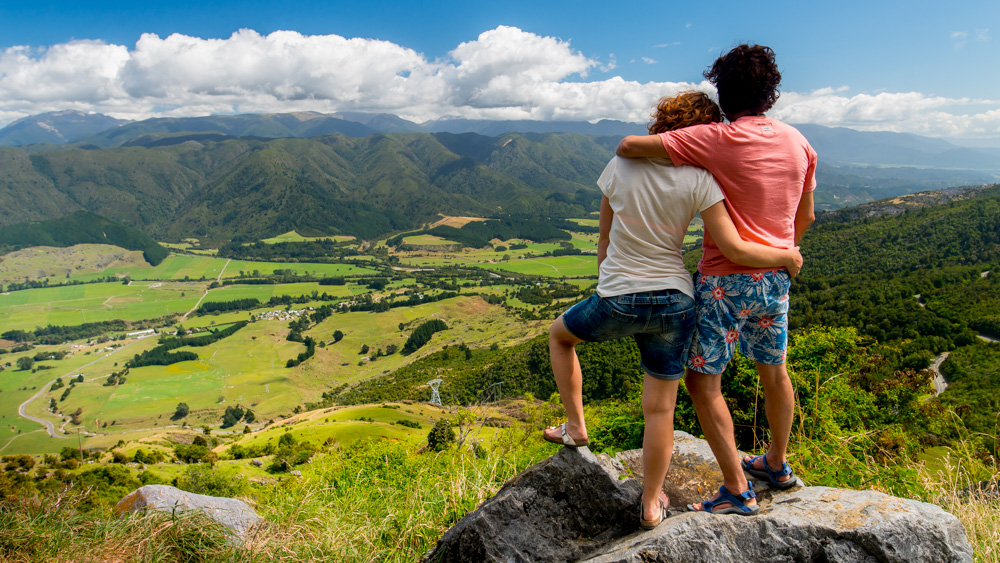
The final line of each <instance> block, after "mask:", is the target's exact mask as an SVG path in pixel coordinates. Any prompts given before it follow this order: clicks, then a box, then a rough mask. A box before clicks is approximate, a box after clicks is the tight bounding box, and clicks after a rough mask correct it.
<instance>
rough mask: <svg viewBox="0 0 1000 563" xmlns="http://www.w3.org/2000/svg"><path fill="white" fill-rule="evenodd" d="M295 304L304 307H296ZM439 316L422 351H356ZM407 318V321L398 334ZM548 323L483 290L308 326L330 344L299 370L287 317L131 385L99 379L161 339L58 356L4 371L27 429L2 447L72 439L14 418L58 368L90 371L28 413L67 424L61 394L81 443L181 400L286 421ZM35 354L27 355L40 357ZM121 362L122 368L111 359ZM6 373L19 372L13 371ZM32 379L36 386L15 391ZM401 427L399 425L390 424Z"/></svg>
mask: <svg viewBox="0 0 1000 563" xmlns="http://www.w3.org/2000/svg"><path fill="white" fill-rule="evenodd" d="M75 287H81V286H75ZM83 287H88V286H83ZM123 287H124V286H123ZM247 287H259V286H247ZM265 287H268V286H265ZM278 287H281V286H278ZM325 287H326V288H328V289H329V288H336V287H338V286H325ZM315 305H318V303H314V306H315ZM298 307H301V306H300V305H296V308H298ZM247 315H248V313H247V312H246V311H240V312H234V313H227V314H226V315H219V316H207V317H198V318H193V319H189V320H188V321H184V322H185V326H204V325H208V324H211V323H212V322H215V323H216V325H222V324H224V323H226V322H229V321H233V320H242V319H245V318H246V317H247ZM230 317H232V318H230ZM434 318H440V319H443V320H445V321H446V322H447V323H448V326H449V329H448V330H446V331H442V332H440V333H437V334H435V335H434V337H433V338H432V339H431V342H430V343H429V344H427V345H426V346H424V347H423V348H421V349H420V350H419V351H417V352H416V353H415V354H413V355H411V356H409V357H404V356H402V355H401V354H399V353H396V354H393V355H391V356H386V357H381V358H378V359H377V360H376V361H362V357H363V356H362V355H361V354H360V353H359V351H360V349H361V346H362V344H368V345H369V346H370V347H371V352H370V353H369V354H368V355H369V356H372V355H374V352H375V351H376V350H377V349H378V348H382V349H386V348H387V346H388V345H389V344H396V345H397V346H398V347H399V348H402V346H403V344H404V343H405V341H406V338H407V337H408V336H409V334H410V332H411V331H412V330H413V329H414V328H416V326H419V324H420V323H421V322H423V321H425V320H430V319H434ZM400 323H404V324H405V323H409V325H408V326H407V328H406V329H404V330H403V331H400V329H399V324H400ZM543 328H544V327H542V326H541V324H540V323H538V322H533V323H525V322H521V321H518V320H515V319H511V318H510V317H509V316H508V315H507V314H506V312H505V311H504V310H503V308H501V307H498V306H493V305H489V304H487V303H486V302H485V301H483V300H482V299H481V298H479V297H456V298H453V299H448V300H445V301H440V302H435V303H427V304H424V305H418V306H415V307H400V308H396V309H392V310H390V311H388V312H385V313H378V314H376V313H371V312H355V313H336V314H334V315H332V316H331V317H330V318H328V319H326V320H324V321H323V322H322V323H320V324H319V325H318V326H316V327H314V328H312V329H310V330H309V331H307V332H306V334H307V335H309V336H312V337H313V338H315V339H317V340H318V341H322V342H323V343H324V346H323V347H317V348H316V353H315V356H314V357H313V358H310V359H309V360H307V361H306V362H304V363H302V364H301V365H299V366H297V367H295V368H286V367H285V363H286V362H287V360H288V359H290V358H294V357H295V356H296V355H298V354H299V353H300V352H302V351H304V350H305V347H304V346H303V345H302V344H301V343H297V342H289V341H288V340H286V338H285V337H286V336H287V334H288V323H287V322H282V321H258V322H255V323H251V324H249V325H247V326H246V327H245V328H243V329H241V330H240V331H238V332H237V333H236V334H234V335H232V336H230V337H227V338H225V339H223V340H221V341H219V342H216V343H214V344H212V345H210V346H205V347H199V348H180V349H178V350H177V351H184V350H190V351H192V352H194V353H196V354H198V356H199V359H198V360H195V361H187V362H181V363H177V364H173V365H169V366H145V367H141V368H135V369H132V370H130V372H129V374H128V375H127V380H126V383H125V384H124V385H118V386H113V387H104V386H103V385H102V383H103V382H104V381H105V379H106V377H107V375H108V374H109V373H111V372H113V371H117V370H119V369H121V367H120V366H122V365H123V364H124V362H125V361H126V360H127V359H129V358H131V357H132V355H133V354H136V353H138V352H141V351H142V350H146V349H150V348H152V347H154V346H155V345H156V344H157V339H156V338H145V339H142V340H140V341H138V342H135V343H132V344H131V345H130V346H129V347H127V348H124V349H119V350H115V351H114V352H113V353H111V354H110V355H109V356H107V357H105V354H107V352H102V353H100V354H93V353H92V354H91V355H90V356H84V355H83V353H82V351H78V352H77V353H76V354H74V355H73V356H70V357H68V358H67V359H66V360H62V361H61V362H51V363H54V364H57V365H59V366H60V367H59V368H58V369H56V370H47V371H44V372H38V373H36V374H31V375H29V374H21V373H20V372H4V374H3V375H4V376H7V378H6V379H2V380H3V381H4V384H3V386H2V387H0V389H3V391H2V392H0V407H2V410H0V416H3V417H5V418H2V419H0V420H2V421H3V422H4V423H6V422H11V428H13V431H12V433H11V435H12V437H13V436H14V435H16V433H17V430H21V436H18V437H17V438H15V439H14V440H13V442H12V443H10V444H9V445H8V446H7V448H6V449H5V450H4V451H5V452H7V453H26V452H32V453H37V452H41V451H46V452H52V451H59V449H61V448H62V447H64V446H65V445H66V443H65V441H64V440H63V439H58V438H49V437H47V436H46V435H45V434H44V433H37V432H34V431H35V430H37V429H39V428H40V425H39V424H38V423H35V422H31V421H28V420H25V419H21V418H20V417H17V414H16V412H17V405H19V404H21V403H22V402H23V401H24V400H25V399H27V398H28V397H30V396H31V395H32V394H34V393H35V392H37V390H38V389H41V388H42V386H43V385H45V386H47V385H48V384H49V382H51V381H52V380H54V379H55V378H56V377H57V376H60V375H62V376H64V380H65V379H66V378H65V375H66V374H67V373H70V372H73V373H76V372H80V373H83V374H84V377H85V379H84V382H83V383H81V384H77V385H76V386H75V387H74V388H73V390H72V391H71V392H70V395H69V397H68V398H67V399H66V400H65V401H61V402H60V401H59V398H60V397H61V395H62V393H63V392H64V390H65V388H61V389H57V390H56V391H54V392H49V391H46V392H45V393H43V394H42V396H40V397H39V398H38V399H36V400H35V401H34V402H33V403H32V404H31V407H30V408H29V409H28V412H29V414H31V415H33V416H36V417H39V418H45V419H48V420H52V421H53V422H54V423H56V426H57V428H58V427H59V426H60V425H61V423H62V421H61V420H60V419H59V418H58V417H55V416H53V415H51V414H48V413H47V409H48V404H49V400H50V398H55V399H56V401H57V402H58V404H59V409H60V410H61V411H62V412H63V413H66V414H67V415H68V414H69V413H72V412H74V411H75V410H76V409H77V408H82V409H83V415H82V419H83V424H84V431H85V432H94V433H97V434H98V436H94V437H84V438H83V442H84V446H85V447H88V446H98V445H100V446H103V447H107V446H109V445H113V444H114V443H116V442H117V441H118V440H119V439H131V438H132V437H133V436H141V435H144V434H146V433H150V432H156V431H162V430H164V429H166V428H168V427H175V426H176V425H177V424H178V423H177V422H175V421H170V416H171V415H172V413H173V412H174V410H175V408H176V406H177V404H178V403H180V402H184V403H187V404H188V406H189V408H190V411H191V412H190V414H189V416H188V417H187V420H186V422H187V423H188V424H190V425H191V426H194V427H200V426H201V425H210V426H213V427H217V425H218V424H219V422H220V419H221V415H222V412H223V410H224V409H225V408H226V407H227V406H230V405H235V404H240V405H242V406H244V407H250V408H252V409H253V410H254V412H255V413H256V414H257V417H258V420H268V419H275V418H282V417H285V416H288V415H290V414H291V412H292V410H293V409H294V408H295V407H296V406H299V405H302V404H305V403H307V402H312V401H316V400H318V399H319V396H320V394H322V393H323V392H324V391H327V390H329V389H331V388H333V387H336V386H338V385H341V384H343V383H350V382H355V381H359V380H361V379H365V378H368V377H372V376H375V375H380V374H382V373H386V372H388V371H391V370H393V369H397V368H399V367H402V366H404V365H406V364H409V363H411V362H412V361H414V360H415V359H417V358H419V357H422V356H423V355H426V354H429V353H432V352H434V351H437V350H440V349H441V348H442V347H443V346H445V345H456V344H459V343H461V342H464V343H466V344H468V345H469V346H471V347H473V348H481V347H489V346H490V345H491V344H492V343H494V342H496V343H498V344H500V345H501V346H506V345H510V344H511V343H514V342H519V341H522V340H524V339H525V338H529V337H531V336H534V335H535V334H537V333H538V332H539V331H541V330H543ZM336 330H341V331H343V332H344V333H345V337H344V338H343V340H341V341H340V342H337V343H333V332H334V331H336ZM36 351H37V350H33V351H31V352H30V353H31V354H32V355H33V354H34V353H35V352H36ZM18 356H19V355H18V354H11V355H8V356H6V358H4V361H16V358H17V357H18ZM8 358H9V360H8ZM116 362H117V363H118V366H115V365H114V363H116ZM359 362H360V363H361V365H359ZM29 373H30V372H29ZM9 374H18V375H17V377H16V378H12V377H10V376H9ZM67 383H68V382H67ZM25 385H27V386H28V387H29V388H30V387H36V389H35V390H30V389H29V391H24V392H15V391H14V390H16V389H17V388H18V387H24V386H25ZM8 388H9V389H8ZM105 423H107V424H108V426H107V427H105V426H104V424H105ZM358 426H359V427H358V428H357V429H355V430H357V431H358V432H360V433H361V434H365V432H367V430H366V429H371V428H372V425H370V424H367V423H359V424H358ZM0 428H2V427H0ZM67 428H68V429H69V430H71V431H73V430H74V429H75V427H72V426H68V427H67ZM400 428H402V427H398V426H392V427H390V430H393V431H396V430H398V429H400ZM240 429H242V427H240ZM345 432H346V430H345ZM380 432H381V431H380ZM4 443H5V442H4V441H2V440H0V447H4Z"/></svg>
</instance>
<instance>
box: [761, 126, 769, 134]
mask: <svg viewBox="0 0 1000 563" xmlns="http://www.w3.org/2000/svg"><path fill="white" fill-rule="evenodd" d="M760 132H761V133H770V132H771V126H770V125H761V126H760Z"/></svg>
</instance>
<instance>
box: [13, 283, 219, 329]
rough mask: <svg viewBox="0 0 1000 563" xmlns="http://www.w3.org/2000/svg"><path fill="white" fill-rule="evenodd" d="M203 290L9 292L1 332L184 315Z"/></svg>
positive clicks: (112, 287)
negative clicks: (177, 314) (50, 325)
mask: <svg viewBox="0 0 1000 563" xmlns="http://www.w3.org/2000/svg"><path fill="white" fill-rule="evenodd" d="M203 289H204V284H202V285H198V284H194V283H179V282H165V283H161V282H132V284H131V285H123V284H121V283H97V284H84V285H72V286H65V287H52V288H40V289H26V290H21V291H13V292H11V293H9V294H7V295H0V332H3V331H6V330H12V329H33V328H35V327H37V326H46V325H49V324H52V325H78V324H83V323H91V322H98V321H107V320H114V319H123V320H142V319H153V318H157V317H162V316H165V315H169V314H171V313H184V312H186V311H187V310H189V309H190V308H191V307H193V306H194V304H195V303H197V302H198V298H199V297H201V293H202V291H203Z"/></svg>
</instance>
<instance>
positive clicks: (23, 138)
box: [0, 110, 128, 145]
mask: <svg viewBox="0 0 1000 563" xmlns="http://www.w3.org/2000/svg"><path fill="white" fill-rule="evenodd" d="M125 123H128V121H127V120H125V119H115V118H113V117H108V116H107V115H102V114H100V113H83V112H81V111H74V110H66V111H52V112H48V113H41V114H38V115H31V116H28V117H24V118H22V119H18V120H17V121H15V122H13V123H11V124H10V125H7V126H6V127H4V128H3V129H0V145H30V144H35V143H53V144H58V145H61V144H65V143H74V142H76V141H79V140H80V139H83V138H84V137H89V136H91V135H96V134H97V133H100V132H101V131H107V130H108V129H112V128H114V127H118V126H121V125H123V124H125Z"/></svg>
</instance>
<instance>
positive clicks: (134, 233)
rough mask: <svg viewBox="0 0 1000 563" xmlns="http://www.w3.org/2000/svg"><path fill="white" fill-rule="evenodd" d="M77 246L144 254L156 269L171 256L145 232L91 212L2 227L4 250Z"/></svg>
mask: <svg viewBox="0 0 1000 563" xmlns="http://www.w3.org/2000/svg"><path fill="white" fill-rule="evenodd" d="M74 244H110V245H114V246H120V247H122V248H125V249H127V250H141V251H142V257H143V258H144V259H145V260H146V262H149V263H150V264H151V265H153V266H155V265H157V264H159V263H160V262H162V261H163V259H164V258H166V257H167V254H168V253H169V251H168V250H167V249H166V248H164V247H162V246H160V245H159V244H158V243H157V242H156V241H155V240H153V239H151V238H150V237H149V236H148V235H146V234H145V233H143V232H142V231H139V230H137V229H133V228H132V227H128V226H126V225H123V224H121V223H119V222H117V221H111V220H109V219H105V218H104V217H101V216H99V215H94V214H93V213H89V212H87V211H77V212H76V213H73V214H71V215H68V216H66V217H60V218H59V219H52V220H49V221H37V222H30V223H19V224H16V225H8V226H6V227H0V248H4V247H7V248H8V249H11V248H12V249H20V248H26V247H29V246H73V245H74Z"/></svg>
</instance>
